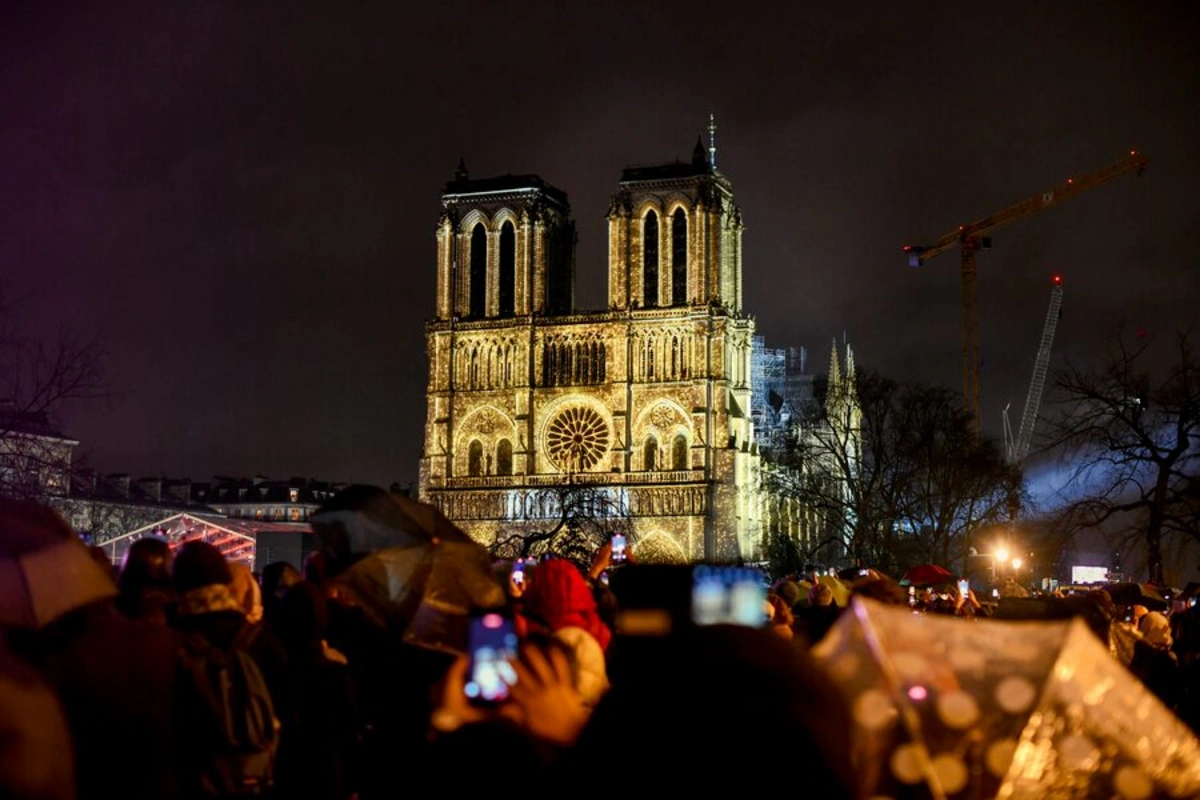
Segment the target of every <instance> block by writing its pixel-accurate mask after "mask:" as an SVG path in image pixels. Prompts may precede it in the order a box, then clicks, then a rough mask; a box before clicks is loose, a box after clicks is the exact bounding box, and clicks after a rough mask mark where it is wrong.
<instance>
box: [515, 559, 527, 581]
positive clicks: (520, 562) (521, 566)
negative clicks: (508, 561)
mask: <svg viewBox="0 0 1200 800" xmlns="http://www.w3.org/2000/svg"><path fill="white" fill-rule="evenodd" d="M512 582H513V583H515V584H517V585H518V586H522V585H524V584H525V559H523V558H518V559H517V560H516V561H514V562H513V567H512Z"/></svg>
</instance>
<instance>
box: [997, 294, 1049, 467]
mask: <svg viewBox="0 0 1200 800" xmlns="http://www.w3.org/2000/svg"><path fill="white" fill-rule="evenodd" d="M1062 299H1063V287H1062V278H1061V277H1060V276H1058V275H1055V276H1054V287H1053V288H1052V289H1051V290H1050V307H1049V308H1048V309H1047V310H1046V324H1045V325H1043V326H1042V341H1041V344H1040V345H1038V353H1037V360H1036V361H1034V362H1033V377H1032V378H1031V379H1030V381H1029V394H1027V395H1026V396H1025V411H1024V413H1022V414H1021V427H1020V428H1019V429H1018V431H1017V436H1016V439H1015V441H1014V440H1013V436H1012V428H1011V427H1010V426H1009V424H1008V406H1005V407H1004V439H1005V443H1006V444H1007V446H1008V460H1009V461H1010V462H1011V463H1014V464H1019V463H1020V462H1022V461H1024V460H1025V456H1026V455H1028V454H1029V445H1030V443H1031V442H1032V441H1033V427H1034V425H1036V424H1037V418H1038V412H1039V411H1040V410H1041V407H1042V391H1043V390H1044V389H1045V388H1046V374H1047V373H1048V372H1049V370H1050V348H1051V347H1053V346H1054V332H1055V331H1056V330H1058V319H1059V317H1060V316H1062Z"/></svg>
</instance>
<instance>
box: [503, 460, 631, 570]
mask: <svg viewBox="0 0 1200 800" xmlns="http://www.w3.org/2000/svg"><path fill="white" fill-rule="evenodd" d="M529 501H530V506H531V507H533V508H538V509H540V510H541V513H539V514H538V515H537V516H540V517H541V518H542V522H541V523H540V524H538V523H526V524H525V525H523V526H521V527H514V528H512V529H510V530H508V531H506V532H504V533H502V534H500V535H499V536H498V537H497V539H496V541H495V543H494V544H493V545H492V552H493V553H494V554H495V555H496V556H498V557H500V558H504V559H508V560H513V559H517V558H529V557H531V556H536V557H542V556H552V557H555V558H565V559H567V560H569V561H572V562H574V563H575V564H576V566H578V567H580V568H581V569H583V570H584V571H585V572H586V570H587V569H588V567H589V566H590V565H591V563H592V558H593V557H594V556H595V555H596V551H597V550H599V549H600V547H601V546H602V545H603V544H604V543H605V542H606V541H608V539H609V538H610V537H611V536H613V535H614V534H616V533H623V534H625V536H626V538H627V539H628V540H629V543H630V544H631V545H632V544H633V543H634V538H633V526H632V523H631V521H630V515H629V508H628V505H627V503H625V502H624V500H623V499H622V496H621V493H620V489H618V488H614V487H604V486H595V485H592V484H579V483H575V482H573V481H567V482H564V483H562V484H558V485H556V486H550V487H547V488H545V489H541V490H539V491H538V492H537V493H536V494H535V495H534V496H533V497H531V498H530V499H529Z"/></svg>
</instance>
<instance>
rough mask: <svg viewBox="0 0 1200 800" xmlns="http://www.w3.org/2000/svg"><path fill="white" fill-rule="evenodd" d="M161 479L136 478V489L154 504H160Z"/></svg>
mask: <svg viewBox="0 0 1200 800" xmlns="http://www.w3.org/2000/svg"><path fill="white" fill-rule="evenodd" d="M162 485H163V482H162V478H138V487H139V488H141V490H142V491H143V492H145V493H146V494H147V495H149V497H150V499H151V500H153V501H154V502H155V503H161V502H162Z"/></svg>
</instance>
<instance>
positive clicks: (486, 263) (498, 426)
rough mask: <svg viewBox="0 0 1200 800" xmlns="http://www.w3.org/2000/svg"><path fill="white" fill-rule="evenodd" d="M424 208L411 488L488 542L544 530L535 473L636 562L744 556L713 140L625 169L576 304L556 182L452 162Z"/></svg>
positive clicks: (733, 296)
mask: <svg viewBox="0 0 1200 800" xmlns="http://www.w3.org/2000/svg"><path fill="white" fill-rule="evenodd" d="M710 132H711V129H710ZM442 206H443V212H442V215H441V219H440V220H439V222H438V225H437V300H436V309H435V316H434V319H433V320H432V321H430V322H429V323H428V326H427V332H426V339H427V349H428V356H429V368H430V371H429V385H428V417H427V421H426V429H425V447H424V451H423V455H422V459H421V466H420V481H419V487H420V488H419V490H420V495H421V497H422V499H425V500H427V501H430V502H433V503H434V504H435V505H437V506H438V507H440V508H441V509H442V510H443V511H444V512H445V513H446V515H447V516H449V517H450V518H451V519H453V520H454V521H455V522H457V523H458V524H459V525H461V526H462V527H463V529H464V530H466V531H467V532H468V533H470V534H471V535H472V536H473V537H475V538H476V539H478V540H479V541H481V542H483V543H485V544H490V543H491V542H493V541H494V539H495V537H496V536H497V534H498V533H500V532H504V533H509V532H512V531H513V530H522V529H529V530H534V529H538V528H539V526H544V525H545V524H546V520H547V518H548V517H551V516H553V514H554V509H552V508H547V507H546V500H545V498H546V491H545V490H546V488H547V487H554V486H561V485H564V484H570V485H578V486H591V487H596V488H597V490H599V491H603V492H605V493H606V496H608V497H611V498H614V499H615V500H616V501H617V502H618V503H619V505H620V507H621V508H622V509H624V510H626V511H627V512H628V514H629V515H630V517H631V518H632V520H633V524H634V537H635V552H636V553H637V554H638V556H639V558H641V559H642V560H674V561H684V560H699V559H714V560H734V559H746V560H756V559H758V558H760V557H761V555H762V534H763V522H764V517H767V516H769V515H770V508H771V503H770V502H769V499H768V498H765V497H764V494H763V492H762V490H761V489H760V483H761V482H760V473H759V467H760V455H759V452H758V447H757V445H756V443H755V438H754V425H753V422H752V420H751V417H750V412H751V349H752V343H753V338H754V321H753V319H752V318H751V317H750V316H748V315H747V314H746V313H745V312H744V311H743V308H742V231H743V224H742V214H741V210H740V209H739V208H738V206H737V204H736V202H735V200H734V195H733V185H732V183H731V182H730V181H729V179H728V178H727V177H726V176H725V175H724V174H722V173H721V172H720V171H719V170H718V169H717V168H716V158H715V147H713V146H712V143H711V141H710V147H709V148H708V150H707V152H706V150H705V148H704V147H703V145H702V144H701V142H699V141H698V142H697V143H696V149H695V152H694V154H693V157H692V159H691V161H690V162H674V163H666V164H660V165H656V166H649V167H638V168H628V169H626V170H624V171H623V173H622V175H621V180H620V184H619V185H618V188H617V191H616V193H615V194H614V195H613V196H612V200H611V202H610V205H609V210H608V215H607V217H608V244H609V247H608V250H609V254H608V308H607V310H603V311H587V312H578V311H576V310H575V309H574V302H573V298H574V277H575V265H574V242H575V225H574V222H573V220H572V218H571V210H570V206H569V204H568V202H567V196H566V194H565V193H564V192H562V191H561V190H559V189H557V188H555V187H553V186H550V185H549V184H547V183H546V182H545V181H543V180H542V179H540V178H538V177H536V176H532V175H524V176H515V175H506V176H502V177H497V178H487V179H471V178H470V177H469V176H468V174H467V172H466V169H465V168H464V167H463V166H462V165H460V167H459V171H458V173H456V175H455V179H454V180H453V181H451V182H450V183H449V184H447V186H446V189H445V193H444V194H443V196H442Z"/></svg>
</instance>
